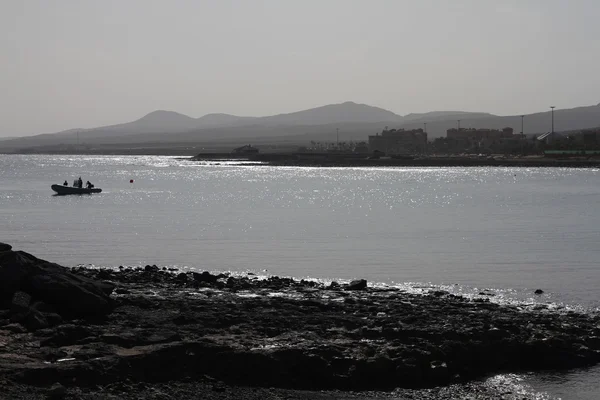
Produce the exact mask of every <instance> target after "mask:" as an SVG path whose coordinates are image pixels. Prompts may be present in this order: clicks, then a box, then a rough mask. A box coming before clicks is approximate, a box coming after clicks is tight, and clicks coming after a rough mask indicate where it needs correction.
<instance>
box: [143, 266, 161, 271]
mask: <svg viewBox="0 0 600 400" xmlns="http://www.w3.org/2000/svg"><path fill="white" fill-rule="evenodd" d="M158 270H159V268H158V267H157V266H156V265H146V266H145V267H144V271H146V272H158Z"/></svg>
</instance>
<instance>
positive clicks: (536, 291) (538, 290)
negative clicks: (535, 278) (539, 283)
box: [533, 289, 544, 294]
mask: <svg viewBox="0 0 600 400" xmlns="http://www.w3.org/2000/svg"><path fill="white" fill-rule="evenodd" d="M533 293H535V294H542V293H544V291H543V290H542V289H536V290H535V292H533Z"/></svg>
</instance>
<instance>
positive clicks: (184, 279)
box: [176, 272, 188, 282]
mask: <svg viewBox="0 0 600 400" xmlns="http://www.w3.org/2000/svg"><path fill="white" fill-rule="evenodd" d="M176 279H177V281H179V282H187V280H188V276H187V274H186V273H184V272H181V273H180V274H177V278H176Z"/></svg>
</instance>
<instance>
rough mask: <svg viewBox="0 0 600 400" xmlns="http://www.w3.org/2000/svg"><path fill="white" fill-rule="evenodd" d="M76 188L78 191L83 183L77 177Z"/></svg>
mask: <svg viewBox="0 0 600 400" xmlns="http://www.w3.org/2000/svg"><path fill="white" fill-rule="evenodd" d="M77 187H78V188H79V189H81V188H82V187H83V181H82V180H81V177H79V179H77Z"/></svg>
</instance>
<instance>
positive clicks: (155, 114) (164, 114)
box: [138, 110, 193, 121]
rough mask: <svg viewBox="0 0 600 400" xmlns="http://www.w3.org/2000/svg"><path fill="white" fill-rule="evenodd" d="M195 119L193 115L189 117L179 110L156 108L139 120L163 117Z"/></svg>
mask: <svg viewBox="0 0 600 400" xmlns="http://www.w3.org/2000/svg"><path fill="white" fill-rule="evenodd" d="M188 118H189V119H193V118H191V117H188V116H187V115H184V114H180V113H178V112H175V111H167V110H156V111H152V112H151V113H148V114H146V115H144V116H143V117H142V118H140V119H139V120H138V121H145V120H161V119H171V120H173V119H188Z"/></svg>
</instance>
